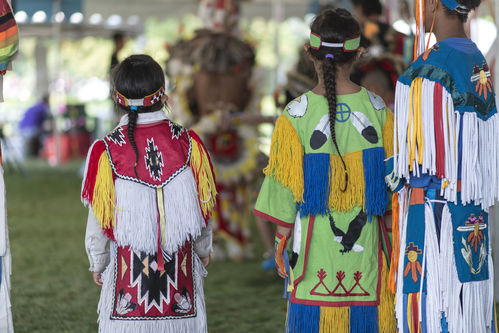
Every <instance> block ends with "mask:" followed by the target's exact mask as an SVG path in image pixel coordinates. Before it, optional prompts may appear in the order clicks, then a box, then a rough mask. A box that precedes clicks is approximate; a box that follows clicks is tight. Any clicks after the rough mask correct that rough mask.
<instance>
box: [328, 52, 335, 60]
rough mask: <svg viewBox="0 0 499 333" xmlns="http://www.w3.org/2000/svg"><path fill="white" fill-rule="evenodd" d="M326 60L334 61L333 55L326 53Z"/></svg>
mask: <svg viewBox="0 0 499 333" xmlns="http://www.w3.org/2000/svg"><path fill="white" fill-rule="evenodd" d="M326 58H329V59H334V54H331V53H328V54H326Z"/></svg>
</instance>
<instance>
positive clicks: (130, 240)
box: [82, 55, 216, 333]
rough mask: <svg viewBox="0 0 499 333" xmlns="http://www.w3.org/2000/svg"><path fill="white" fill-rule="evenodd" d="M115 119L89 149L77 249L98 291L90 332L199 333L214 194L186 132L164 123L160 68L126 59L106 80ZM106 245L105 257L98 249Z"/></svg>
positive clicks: (201, 154) (200, 150) (194, 139)
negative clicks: (84, 215) (95, 326)
mask: <svg viewBox="0 0 499 333" xmlns="http://www.w3.org/2000/svg"><path fill="white" fill-rule="evenodd" d="M112 83H113V85H112V86H113V98H114V100H115V103H116V106H117V108H118V109H119V110H120V111H123V112H126V113H127V114H126V115H125V116H123V117H122V118H121V121H120V124H119V125H118V127H116V129H115V130H114V131H113V132H111V133H109V134H108V135H107V136H106V137H104V139H102V140H97V141H96V142H95V143H94V144H93V145H92V147H91V149H90V151H89V153H88V158H87V163H86V168H85V176H84V180H83V185H82V200H83V202H84V203H85V204H86V205H88V206H89V207H90V212H89V216H88V222H87V232H86V237H85V246H86V250H87V254H88V258H89V261H90V271H91V272H92V275H93V279H94V282H95V283H96V284H98V285H100V286H102V292H101V297H100V301H99V307H98V312H99V331H100V332H106V333H110V332H119V333H126V332H130V333H132V332H156V331H157V332H179V333H191V332H207V324H206V310H205V303H204V294H203V277H204V276H206V270H205V268H204V266H206V265H208V263H209V261H210V252H211V224H210V223H209V217H210V214H211V212H212V211H213V207H214V205H215V200H216V184H215V182H214V176H213V172H212V169H211V162H210V159H209V156H208V153H207V151H206V150H205V148H204V145H203V143H202V142H201V140H200V139H199V137H198V136H197V135H196V133H194V132H193V131H188V130H186V129H185V128H183V127H181V126H179V125H177V124H175V123H173V122H172V121H170V120H169V119H168V118H167V117H166V115H165V113H164V112H163V110H162V108H163V106H165V104H166V101H167V98H168V97H167V95H166V94H165V77H164V74H163V70H162V68H161V66H159V65H158V63H156V62H155V61H154V60H153V59H152V58H151V57H149V56H146V55H133V56H130V57H128V58H126V59H125V60H124V61H123V62H122V63H120V64H119V65H118V66H117V67H116V68H115V70H114V72H113V80H112ZM108 243H110V249H108Z"/></svg>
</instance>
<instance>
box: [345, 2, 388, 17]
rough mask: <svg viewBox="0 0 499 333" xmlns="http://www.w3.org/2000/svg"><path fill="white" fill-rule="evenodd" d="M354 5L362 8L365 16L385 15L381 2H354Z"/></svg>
mask: <svg viewBox="0 0 499 333" xmlns="http://www.w3.org/2000/svg"><path fill="white" fill-rule="evenodd" d="M352 4H353V5H354V6H361V7H362V14H364V16H371V15H381V14H383V6H382V5H381V2H379V0H352Z"/></svg>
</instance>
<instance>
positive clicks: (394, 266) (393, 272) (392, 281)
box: [388, 193, 400, 294]
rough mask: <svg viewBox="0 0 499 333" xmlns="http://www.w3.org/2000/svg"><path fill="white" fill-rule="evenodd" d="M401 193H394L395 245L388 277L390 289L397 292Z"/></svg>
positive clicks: (393, 223)
mask: <svg viewBox="0 0 499 333" xmlns="http://www.w3.org/2000/svg"><path fill="white" fill-rule="evenodd" d="M398 197H399V195H398V193H393V195H392V230H393V238H392V239H393V246H392V257H391V258H390V260H391V261H390V273H389V278H388V289H389V290H390V291H391V292H392V294H395V292H396V290H397V280H396V277H397V271H398V264H399V255H400V253H399V252H400V231H399V199H398Z"/></svg>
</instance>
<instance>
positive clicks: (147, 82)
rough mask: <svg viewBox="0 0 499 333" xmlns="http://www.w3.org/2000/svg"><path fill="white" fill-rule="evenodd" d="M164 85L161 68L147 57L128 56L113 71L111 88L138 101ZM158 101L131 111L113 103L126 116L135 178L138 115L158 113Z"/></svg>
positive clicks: (161, 105)
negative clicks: (132, 151)
mask: <svg viewBox="0 0 499 333" xmlns="http://www.w3.org/2000/svg"><path fill="white" fill-rule="evenodd" d="M164 85H165V76H164V74H163V69H162V68H161V66H160V65H159V64H158V63H157V62H156V61H154V59H153V58H151V57H150V56H148V55H145V54H136V55H132V56H129V57H128V58H126V59H125V60H123V61H122V62H121V63H120V64H119V65H117V66H116V67H115V68H114V69H113V73H112V87H113V90H115V91H117V92H119V93H120V94H122V95H123V96H125V97H126V98H128V99H140V98H144V97H146V96H148V95H151V94H153V93H155V92H156V91H157V90H159V89H160V88H161V87H162V86H164ZM163 105H164V104H163V102H162V101H161V100H159V101H158V102H157V103H155V104H153V105H151V106H139V107H137V110H132V109H131V108H130V107H129V106H123V105H121V104H118V103H117V102H115V106H116V108H117V110H121V111H123V112H126V113H127V114H128V139H129V140H130V144H131V145H132V148H133V150H134V152H135V164H134V171H135V175H136V176H137V168H136V167H137V162H138V160H139V152H138V150H137V145H136V144H135V139H134V132H135V127H136V125H137V118H138V114H139V113H146V112H153V111H158V110H160V109H161V108H162V107H163Z"/></svg>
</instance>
